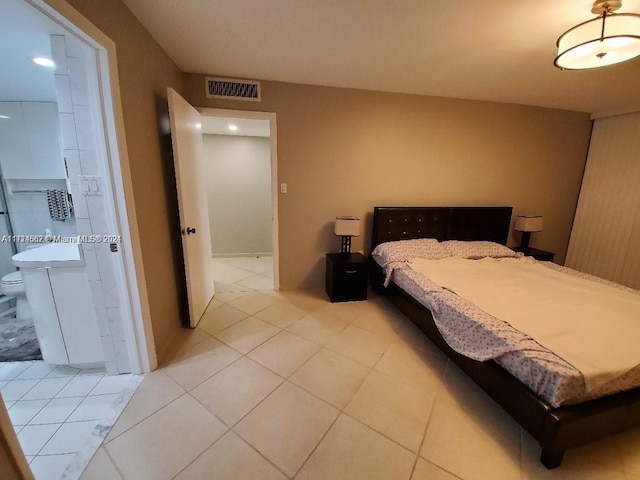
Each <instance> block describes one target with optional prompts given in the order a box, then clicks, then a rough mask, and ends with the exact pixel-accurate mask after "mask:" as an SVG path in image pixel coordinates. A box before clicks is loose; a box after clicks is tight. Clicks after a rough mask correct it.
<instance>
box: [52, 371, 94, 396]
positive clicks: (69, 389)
mask: <svg viewBox="0 0 640 480" xmlns="http://www.w3.org/2000/svg"><path fill="white" fill-rule="evenodd" d="M101 378H102V377H101V376H100V375H86V376H75V377H73V378H72V379H71V380H70V381H69V383H67V384H66V385H65V386H64V387H63V388H62V390H60V391H59V392H58V393H57V394H56V398H63V397H84V396H87V395H89V392H91V390H93V388H94V387H95V386H96V385H97V384H98V382H99V381H100V380H101Z"/></svg>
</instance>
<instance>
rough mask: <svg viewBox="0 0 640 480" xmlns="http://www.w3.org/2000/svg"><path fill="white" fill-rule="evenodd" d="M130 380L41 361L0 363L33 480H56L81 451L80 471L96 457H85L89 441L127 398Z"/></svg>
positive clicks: (0, 382) (1, 384) (2, 388)
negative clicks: (90, 459)
mask: <svg viewBox="0 0 640 480" xmlns="http://www.w3.org/2000/svg"><path fill="white" fill-rule="evenodd" d="M134 377H138V376H136V375H118V376H109V375H106V374H105V371H104V369H85V370H79V369H77V368H71V367H65V366H57V367H56V366H55V365H50V364H48V363H46V362H43V361H30V362H6V363H0V392H1V393H2V397H3V399H4V402H5V405H6V407H7V410H8V413H9V417H10V419H11V423H12V424H13V426H14V429H15V431H16V434H17V436H18V440H19V441H20V445H21V446H22V450H23V452H24V454H25V456H26V457H27V460H28V462H29V465H30V467H31V470H32V471H33V474H34V475H35V477H36V480H57V479H59V478H60V477H61V475H62V474H63V473H64V472H65V470H66V469H67V467H68V466H69V465H70V464H72V463H74V462H77V461H78V460H79V458H78V452H81V451H83V452H85V453H88V454H89V456H88V458H86V459H85V462H84V464H82V468H84V466H85V465H86V462H87V461H88V460H89V458H91V455H92V454H93V453H94V451H95V449H94V450H93V451H88V452H86V447H87V443H88V440H89V439H90V438H91V437H92V435H94V436H95V435H96V432H95V431H96V427H99V426H102V425H105V422H107V421H108V420H109V418H110V417H115V415H114V414H113V413H112V412H113V410H114V405H117V404H118V401H121V400H122V397H123V392H126V393H125V396H130V395H131V393H132V391H131V389H132V388H134V387H135V383H136V382H132V380H133V379H134ZM123 406H124V405H122V407H123ZM120 411H121V409H120ZM120 411H118V412H116V415H117V414H119V413H120ZM114 420H115V418H112V419H111V423H109V426H110V425H111V424H112V422H113V421H114ZM97 430H100V429H99V428H98V429H97ZM98 434H99V432H98ZM96 448H97V445H96ZM80 461H82V460H81V459H80ZM80 471H82V470H80ZM78 476H79V475H76V476H75V478H77V477H78ZM65 478H74V477H73V475H70V476H67V477H65Z"/></svg>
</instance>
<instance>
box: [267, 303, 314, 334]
mask: <svg viewBox="0 0 640 480" xmlns="http://www.w3.org/2000/svg"><path fill="white" fill-rule="evenodd" d="M305 315H306V312H305V311H304V310H303V309H301V308H300V307H298V306H297V305H295V304H293V303H291V302H287V301H286V300H279V301H278V302H276V303H274V304H273V305H271V306H269V307H267V308H265V309H264V310H261V311H260V312H258V313H256V315H255V316H256V317H257V318H259V319H260V320H264V321H265V322H269V323H270V324H272V325H275V326H276V327H278V328H287V327H288V326H289V325H291V324H292V323H293V322H295V321H296V320H299V319H300V318H302V317H304V316H305Z"/></svg>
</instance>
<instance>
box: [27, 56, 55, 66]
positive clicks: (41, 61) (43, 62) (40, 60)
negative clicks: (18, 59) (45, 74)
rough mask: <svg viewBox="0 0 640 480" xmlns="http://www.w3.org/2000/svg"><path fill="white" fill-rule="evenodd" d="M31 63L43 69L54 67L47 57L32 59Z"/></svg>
mask: <svg viewBox="0 0 640 480" xmlns="http://www.w3.org/2000/svg"><path fill="white" fill-rule="evenodd" d="M31 61H32V62H33V63H35V64H37V65H42V66H43V67H53V66H54V65H55V64H54V63H53V60H51V59H50V58H47V57H33V58H32V59H31Z"/></svg>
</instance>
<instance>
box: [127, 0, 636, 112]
mask: <svg viewBox="0 0 640 480" xmlns="http://www.w3.org/2000/svg"><path fill="white" fill-rule="evenodd" d="M123 1H124V3H125V4H126V5H127V6H128V7H129V8H130V10H131V11H132V12H133V13H134V14H135V15H136V17H137V18H138V19H139V20H140V21H141V22H142V23H143V24H144V25H145V27H146V28H147V30H149V31H150V32H151V34H152V35H153V36H154V38H155V39H156V40H157V41H158V43H159V44H160V45H161V46H162V48H163V49H164V50H165V51H166V52H167V53H168V54H169V56H170V57H171V58H172V59H173V60H174V62H175V63H176V64H177V65H178V67H179V68H180V69H181V70H182V71H184V72H191V73H206V74H215V75H222V76H230V77H235V78H246V79H262V80H277V81H284V82H294V83H303V84H313V85H324V86H336V87H349V88H358V89H369V90H380V91H388V92H403V93H413V94H423V95H435V96H442V97H454V98H466V99H477V100H489V101H496V102H507V103H516V104H523V105H535V106H542V107H550V108H559V109H566V110H575V111H581V112H590V113H592V114H594V115H595V116H598V115H603V114H612V113H622V112H629V111H637V110H640V81H639V79H640V59H636V60H632V61H630V62H627V63H624V64H620V65H615V66H611V67H605V68H602V69H596V70H588V71H561V70H559V69H557V68H556V67H555V66H554V65H553V60H554V58H555V55H556V53H557V51H556V47H555V44H556V40H557V38H558V36H560V34H562V33H563V32H564V31H565V30H567V29H569V28H570V27H572V26H574V25H576V24H578V23H580V22H583V21H585V20H588V19H590V18H593V16H594V15H593V14H591V11H590V10H591V5H592V3H593V2H592V0H536V1H530V0H481V1H479V0H450V1H433V0H402V1H397V2H393V1H389V0H322V1H317V0H281V1H278V2H268V1H264V0H190V1H188V2H184V1H181V2H176V1H175V0H123ZM620 12H635V13H640V0H624V3H623V6H622V8H621V9H620V10H619V13H620Z"/></svg>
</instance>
